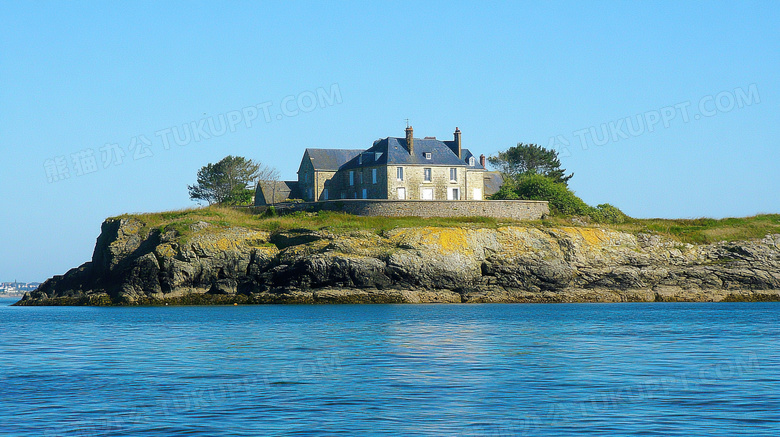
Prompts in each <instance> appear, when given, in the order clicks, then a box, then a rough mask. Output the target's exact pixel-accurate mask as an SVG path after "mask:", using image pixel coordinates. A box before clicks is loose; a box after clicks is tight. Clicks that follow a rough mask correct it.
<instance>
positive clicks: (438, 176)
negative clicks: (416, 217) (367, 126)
mask: <svg viewBox="0 0 780 437" xmlns="http://www.w3.org/2000/svg"><path fill="white" fill-rule="evenodd" d="M492 176H494V175H492ZM493 179H495V178H493ZM493 179H491V173H490V172H487V171H486V170H485V156H484V155H481V156H480V157H479V159H477V157H476V156H474V155H473V154H472V153H471V151H470V150H469V149H467V148H463V147H462V144H461V132H460V130H459V129H458V128H455V133H454V134H453V140H449V141H448V140H437V139H436V138H435V137H425V138H422V139H420V138H414V136H413V130H412V128H411V126H410V127H407V128H406V136H405V138H395V137H387V138H384V139H379V140H377V141H375V142H374V144H373V145H372V146H371V147H370V148H368V149H313V148H310V149H306V151H305V152H304V155H303V158H302V160H301V164H300V167H299V169H298V180H297V181H293V182H289V184H288V185H291V186H292V185H294V186H295V187H297V189H296V190H291V191H290V195H291V196H292V193H293V192H294V193H295V194H296V195H298V196H300V197H290V198H289V199H285V200H292V199H296V198H297V199H301V200H303V201H304V202H322V201H331V200H340V199H345V200H346V199H353V200H354V199H382V200H425V201H481V200H483V199H485V198H486V197H488V196H489V195H491V194H493V193H494V192H496V191H497V188H495V186H496V184H495V183H492V181H493ZM262 190H263V192H265V188H262ZM264 199H265V197H264V196H256V198H255V200H256V202H255V205H257V206H262V205H266V204H268V202H267V201H265V200H264ZM277 202H278V200H277ZM282 202H284V200H283V201H282ZM418 207H419V208H424V206H418Z"/></svg>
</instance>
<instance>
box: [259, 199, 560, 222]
mask: <svg viewBox="0 0 780 437" xmlns="http://www.w3.org/2000/svg"><path fill="white" fill-rule="evenodd" d="M275 207H276V208H277V209H279V210H287V211H339V212H345V213H347V214H354V215H363V216H384V217H493V218H498V219H513V220H538V219H540V218H542V216H544V215H548V214H550V208H549V206H548V205H547V202H545V201H538V200H381V199H339V200H326V201H322V202H303V203H280V204H277V205H275ZM258 212H259V211H258Z"/></svg>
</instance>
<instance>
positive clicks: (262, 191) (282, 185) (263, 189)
mask: <svg viewBox="0 0 780 437" xmlns="http://www.w3.org/2000/svg"><path fill="white" fill-rule="evenodd" d="M274 194H276V202H274V203H278V202H285V201H287V200H290V199H300V198H301V194H300V192H299V190H298V181H276V193H274V191H273V183H271V182H263V181H259V182H258V183H257V188H256V189H255V206H260V205H269V204H271V203H272V202H269V200H270V199H271V198H272V197H274Z"/></svg>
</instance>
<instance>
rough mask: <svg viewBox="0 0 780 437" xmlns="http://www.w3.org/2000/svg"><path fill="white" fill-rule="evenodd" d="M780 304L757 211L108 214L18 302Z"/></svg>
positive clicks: (769, 245) (778, 273) (771, 234)
mask: <svg viewBox="0 0 780 437" xmlns="http://www.w3.org/2000/svg"><path fill="white" fill-rule="evenodd" d="M778 300H780V215H776V214H770V215H759V216H755V217H750V218H744V219H723V220H713V219H698V220H660V219H657V220H649V219H644V220H640V219H632V220H630V221H628V222H626V223H623V224H604V223H588V222H586V221H584V220H582V219H578V218H576V217H575V218H556V217H545V218H543V219H541V220H526V221H522V220H510V219H497V218H487V217H462V218H457V217H450V218H447V217H431V218H421V217H380V216H355V215H350V214H346V213H343V212H338V211H316V212H306V211H297V212H293V213H289V214H287V215H284V216H276V215H275V214H274V212H273V209H271V210H269V211H266V213H265V214H257V213H256V212H253V211H252V210H251V209H250V208H228V207H219V206H210V207H205V208H195V209H188V210H182V211H172V212H163V213H153V214H135V215H123V216H119V217H113V218H109V219H107V220H106V221H105V222H104V223H103V224H102V227H101V233H100V236H99V237H98V238H97V243H96V245H95V250H94V254H93V256H92V260H91V261H89V262H86V263H84V264H83V265H81V266H80V267H77V268H74V269H72V270H70V271H68V272H67V273H65V274H64V275H61V276H55V277H53V278H50V279H48V280H47V281H45V282H44V283H43V284H42V285H41V286H40V287H38V288H37V289H36V290H34V291H31V292H28V293H26V294H25V295H24V297H23V298H22V299H21V300H20V301H19V302H18V303H16V304H15V305H21V306H23V305H188V304H189V305H192V304H195V305H200V304H230V305H232V304H266V303H295V304H309V303H434V302H437V303H485V302H659V301H661V302H680V301H685V302H694V301H695V302H702V301H707V302H710V301H712V302H719V301H778Z"/></svg>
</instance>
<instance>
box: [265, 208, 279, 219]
mask: <svg viewBox="0 0 780 437" xmlns="http://www.w3.org/2000/svg"><path fill="white" fill-rule="evenodd" d="M278 215H279V214H277V213H276V208H274V206H273V205H271V206H269V207H268V209H266V210H265V212H264V213H263V217H264V218H268V217H276V216H278Z"/></svg>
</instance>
